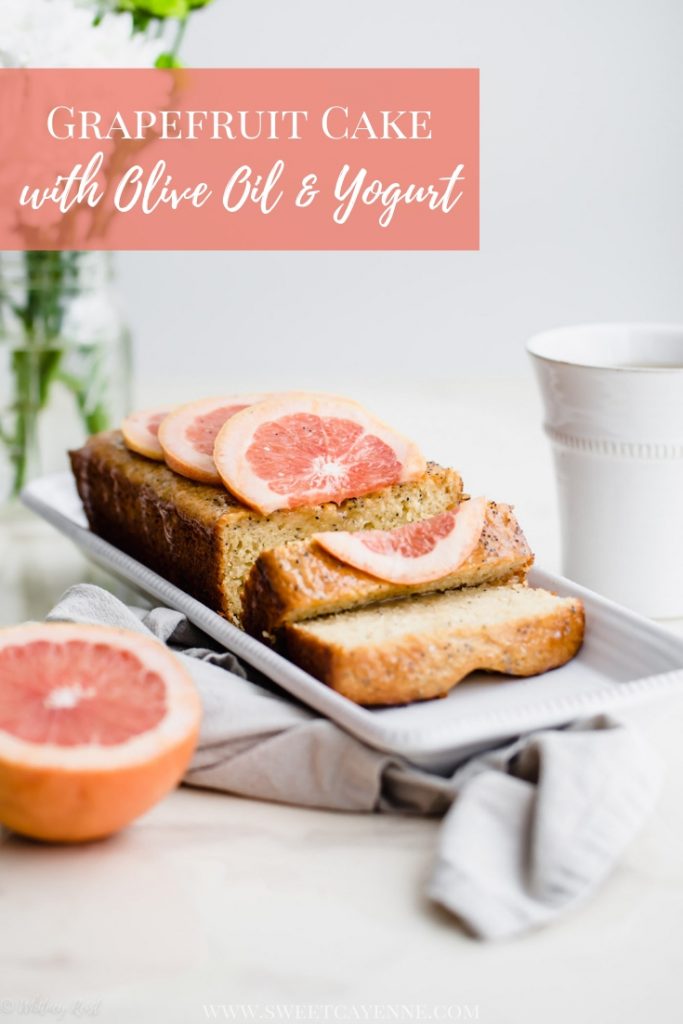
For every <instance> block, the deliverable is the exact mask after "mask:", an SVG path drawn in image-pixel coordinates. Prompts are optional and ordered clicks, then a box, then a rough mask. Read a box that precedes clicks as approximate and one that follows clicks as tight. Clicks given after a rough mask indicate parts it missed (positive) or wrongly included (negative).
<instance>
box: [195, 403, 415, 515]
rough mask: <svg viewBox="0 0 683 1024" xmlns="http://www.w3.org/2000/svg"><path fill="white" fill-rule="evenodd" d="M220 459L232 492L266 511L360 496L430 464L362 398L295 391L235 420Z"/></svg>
mask: <svg viewBox="0 0 683 1024" xmlns="http://www.w3.org/2000/svg"><path fill="white" fill-rule="evenodd" d="M214 461H215V464H216V468H217V470H218V472H219V473H220V475H221V478H222V480H223V483H224V484H225V486H226V487H227V488H228V490H230V491H232V493H233V494H235V495H236V496H237V497H238V498H240V500H241V501H243V502H245V504H247V505H250V506H251V507H252V508H255V509H257V510H258V511H259V512H262V513H263V514H264V515H268V514H269V513H271V512H274V511H276V510H277V509H281V508H298V507H300V506H306V505H307V506H313V505H320V504H322V503H323V502H326V501H334V502H341V501H344V500H345V499H346V498H356V497H360V496H361V495H363V494H369V493H371V492H372V491H377V490H380V489H381V488H382V487H387V486H389V485H391V484H397V483H402V482H404V481H408V480H416V479H418V478H419V477H420V476H422V475H423V473H424V472H425V469H426V463H425V460H424V457H423V455H422V454H421V452H420V451H419V449H418V448H417V446H416V445H415V444H413V442H412V441H408V440H407V439H406V438H404V437H403V436H402V435H401V434H398V433H397V432H396V431H395V430H393V429H392V428H391V427H388V426H386V425H385V424H384V423H382V422H381V421H380V420H378V419H376V418H375V417H374V416H372V415H371V414H370V413H369V412H367V411H366V410H365V409H364V408H363V406H362V405H359V404H358V403H357V402H352V401H350V400H349V399H346V398H337V397H335V396H334V395H313V394H291V393H290V394H285V395H277V396H272V397H271V398H269V399H267V400H266V401H263V402H260V403H259V404H258V405H253V406H251V408H249V409H245V410H244V411H243V412H240V413H238V414H237V415H236V416H233V417H232V419H230V420H228V422H227V423H226V424H225V426H223V427H222V428H221V431H220V433H219V434H218V437H217V438H216V445H215V447H214Z"/></svg>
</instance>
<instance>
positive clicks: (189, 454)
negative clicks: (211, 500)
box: [159, 394, 265, 485]
mask: <svg viewBox="0 0 683 1024" xmlns="http://www.w3.org/2000/svg"><path fill="white" fill-rule="evenodd" d="M264 397H265V396H264V395H261V394H258V395H218V396H216V397H212V398H200V399H198V400H197V401H196V402H188V403H187V404H186V405H181V406H179V407H178V408H177V409H175V410H174V411H173V412H172V413H171V414H170V415H169V416H167V417H166V419H165V420H164V421H163V423H162V424H161V426H160V428H159V444H160V447H161V449H162V452H163V457H164V461H165V462H166V465H167V466H168V468H169V469H172V470H173V472H174V473H178V474H180V476H184V477H187V478H188V479H190V480H196V481H197V482H198V483H204V484H218V485H220V483H221V478H220V475H219V474H218V471H217V470H216V466H215V464H214V460H213V455H212V454H211V453H208V454H207V453H206V452H202V451H199V450H198V449H197V448H196V447H195V446H194V445H193V444H192V442H191V441H190V440H189V439H188V437H187V431H188V429H189V428H191V427H192V424H193V422H195V421H196V420H197V419H199V417H200V416H206V415H208V414H210V413H212V412H214V411H215V410H216V409H220V408H223V407H230V406H250V405H253V404H254V403H255V402H260V401H262V400H263V398H264Z"/></svg>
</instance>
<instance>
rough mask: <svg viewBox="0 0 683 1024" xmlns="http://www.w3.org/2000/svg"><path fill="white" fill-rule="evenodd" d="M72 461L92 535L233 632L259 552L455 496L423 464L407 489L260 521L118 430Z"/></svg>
mask: <svg viewBox="0 0 683 1024" xmlns="http://www.w3.org/2000/svg"><path fill="white" fill-rule="evenodd" d="M70 456H71V465H72V469H73V473H74V476H75V479H76V486H77V488H78V493H79V495H80V497H81V500H82V502H83V507H84V509H85V513H86V516H87V519H88V523H89V525H90V528H91V530H92V531H93V532H94V533H96V534H98V535H99V536H100V537H103V538H104V539H105V540H108V541H110V542H111V543H112V544H114V545H116V547H118V548H121V550H123V551H125V552H127V553H128V554H130V555H132V556H133V557H134V558H137V559H138V560H139V561H140V562H142V563H143V564H144V565H147V566H149V568H150V569H153V570H154V571H155V572H158V573H159V574H160V575H161V576H163V577H164V578H165V579H167V580H169V581H170V582H171V583H175V584H176V585H177V586H179V587H181V588H182V589H183V590H185V591H187V592H188V593H189V594H191V595H192V596H193V597H196V598H197V599H198V600H199V601H202V602H203V603H204V604H206V605H208V606H209V608H212V609H214V610H215V611H218V612H220V613H221V614H222V615H224V616H225V617H226V618H227V619H229V620H230V621H231V622H233V623H235V624H236V625H239V624H240V622H241V612H242V588H243V584H244V580H245V577H246V576H247V573H248V572H249V570H250V569H251V567H252V565H253V564H254V562H255V561H256V559H257V558H258V556H259V555H260V554H261V552H262V551H265V550H267V549H268V548H273V547H279V546H281V545H282V544H285V543H287V542H288V541H295V540H301V539H303V538H305V537H308V536H310V535H311V534H312V533H316V532H318V531H324V530H364V529H373V528H375V529H389V528H391V527H393V526H397V525H399V524H400V523H409V522H412V521H414V520H416V519H423V518H426V517H427V516H432V515H436V514H437V513H439V512H443V511H445V510H446V509H448V508H451V507H452V506H453V505H457V504H458V502H459V501H460V499H461V497H462V482H461V479H460V476H459V475H458V474H457V473H456V472H455V470H452V469H442V468H441V467H440V466H437V465H435V464H434V463H430V464H428V466H427V471H426V473H425V474H424V476H422V477H421V478H420V479H419V480H416V481H414V482H411V483H402V484H395V485H393V486H391V487H386V488H384V489H383V490H381V491H378V492H376V493H375V494H367V495H364V496H363V497H360V498H349V499H347V500H346V501H343V502H341V504H338V505H337V504H335V503H334V502H328V503H327V504H325V505H318V506H316V507H313V508H296V509H282V510H278V511H276V512H272V513H271V514H270V515H262V514H261V513H259V512H256V511H254V510H252V509H249V508H247V507H246V506H245V505H242V504H241V503H240V502H239V501H238V500H237V498H235V497H233V496H232V495H231V494H230V493H229V492H228V491H227V490H225V488H223V487H216V486H212V485H207V484H200V483H195V482H194V481H192V480H187V479H185V478H183V477H181V476H178V475H177V474H176V473H174V472H173V471H172V470H170V469H169V468H168V467H167V466H166V465H164V464H163V463H160V462H153V461H152V460H151V459H146V458H144V457H143V456H140V455H136V454H135V453H134V452H131V451H129V450H128V449H127V448H126V446H125V444H124V443H123V438H122V435H121V433H120V431H112V432H109V433H105V434H98V435H96V436H95V437H91V438H90V439H89V440H88V441H87V442H86V444H85V445H84V446H83V447H82V448H80V449H79V450H78V451H74V452H71V453H70Z"/></svg>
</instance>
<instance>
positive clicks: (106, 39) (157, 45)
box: [0, 0, 166, 68]
mask: <svg viewBox="0 0 683 1024" xmlns="http://www.w3.org/2000/svg"><path fill="white" fill-rule="evenodd" d="M97 9H98V5H97V4H96V3H93V2H88V0H2V13H1V14H0V21H1V24H2V31H0V68H117V67H123V68H137V67H152V66H153V65H154V62H155V61H156V59H157V57H158V56H159V54H160V53H162V52H163V51H164V49H165V48H166V46H165V42H164V39H163V38H162V37H160V38H155V39H149V38H147V37H146V36H142V35H140V34H139V33H137V34H134V33H133V21H132V17H131V15H130V14H127V13H120V14H115V13H108V14H105V15H104V17H103V18H102V20H101V21H100V23H99V24H98V25H94V24H93V18H94V15H95V13H96V11H97Z"/></svg>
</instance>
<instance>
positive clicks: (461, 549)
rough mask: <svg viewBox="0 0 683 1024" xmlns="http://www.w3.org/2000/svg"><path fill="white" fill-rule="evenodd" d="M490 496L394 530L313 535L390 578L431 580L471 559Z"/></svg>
mask: <svg viewBox="0 0 683 1024" xmlns="http://www.w3.org/2000/svg"><path fill="white" fill-rule="evenodd" d="M487 504H488V503H487V501H486V498H472V499H470V501H465V502H463V503H462V505H460V506H458V508H457V509H452V510H451V511H448V512H440V513H439V515H436V516H430V517H429V518H428V519H421V520H419V521H418V522H416V523H408V524H407V525H405V526H398V527H396V529H394V530H358V531H357V532H355V533H347V532H345V531H340V532H338V533H334V532H329V533H327V532H326V533H314V534H313V539H314V540H315V541H317V542H318V544H320V545H321V547H323V548H324V549H325V551H327V552H329V554H331V555H334V557H335V558H337V559H338V560H339V561H340V562H344V564H345V565H351V566H353V567H354V568H355V569H360V570H361V571H362V572H366V573H368V574H369V575H370V576H374V577H376V578H377V579H380V580H386V581H387V582H388V583H407V584H412V583H429V582H430V581H432V580H438V579H441V577H443V576H449V575H450V574H451V573H453V572H455V571H456V570H457V569H459V568H460V566H461V565H463V563H464V562H466V561H467V559H468V558H469V556H470V555H471V554H472V552H473V551H474V549H475V548H476V546H477V543H478V542H479V538H480V537H481V533H482V530H483V529H484V522H485V520H486V508H487Z"/></svg>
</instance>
